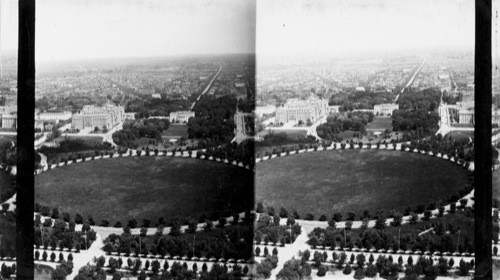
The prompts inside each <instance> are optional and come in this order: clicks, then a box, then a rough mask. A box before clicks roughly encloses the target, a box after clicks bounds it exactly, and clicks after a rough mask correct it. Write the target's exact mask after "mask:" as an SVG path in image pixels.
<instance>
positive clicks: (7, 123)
mask: <svg viewBox="0 0 500 280" xmlns="http://www.w3.org/2000/svg"><path fill="white" fill-rule="evenodd" d="M1 116H2V128H16V127H17V115H11V114H2V115H1Z"/></svg>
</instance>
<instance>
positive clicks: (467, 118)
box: [458, 110, 474, 124]
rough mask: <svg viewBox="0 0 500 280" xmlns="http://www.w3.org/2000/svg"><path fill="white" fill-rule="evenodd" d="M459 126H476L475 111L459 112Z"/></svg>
mask: <svg viewBox="0 0 500 280" xmlns="http://www.w3.org/2000/svg"><path fill="white" fill-rule="evenodd" d="M458 123H459V124H474V110H460V111H458Z"/></svg>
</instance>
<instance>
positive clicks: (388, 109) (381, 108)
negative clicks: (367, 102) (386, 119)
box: [373, 103, 399, 116]
mask: <svg viewBox="0 0 500 280" xmlns="http://www.w3.org/2000/svg"><path fill="white" fill-rule="evenodd" d="M395 110H399V104H393V103H386V104H377V105H375V106H374V107H373V114H374V115H375V116H391V115H392V114H393V113H394V111H395Z"/></svg>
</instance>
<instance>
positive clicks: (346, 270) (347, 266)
mask: <svg viewBox="0 0 500 280" xmlns="http://www.w3.org/2000/svg"><path fill="white" fill-rule="evenodd" d="M342 272H343V273H344V274H345V275H349V274H351V272H352V267H351V265H350V264H346V266H345V267H344V270H343V271H342Z"/></svg>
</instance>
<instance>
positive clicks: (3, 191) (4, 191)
mask: <svg viewBox="0 0 500 280" xmlns="http://www.w3.org/2000/svg"><path fill="white" fill-rule="evenodd" d="M13 178H14V177H11V175H9V174H7V172H5V171H4V170H0V202H4V201H5V200H7V199H9V198H10V197H11V196H13V195H14V193H16V190H15V189H13V188H12V183H13V182H12V179H13Z"/></svg>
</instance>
